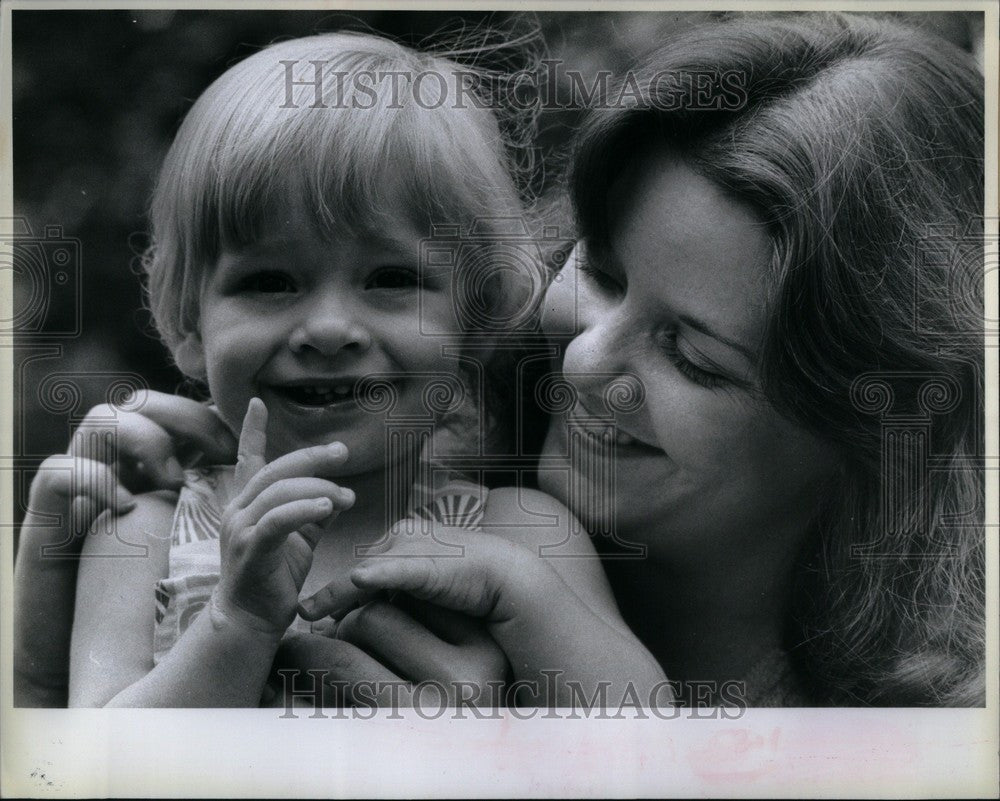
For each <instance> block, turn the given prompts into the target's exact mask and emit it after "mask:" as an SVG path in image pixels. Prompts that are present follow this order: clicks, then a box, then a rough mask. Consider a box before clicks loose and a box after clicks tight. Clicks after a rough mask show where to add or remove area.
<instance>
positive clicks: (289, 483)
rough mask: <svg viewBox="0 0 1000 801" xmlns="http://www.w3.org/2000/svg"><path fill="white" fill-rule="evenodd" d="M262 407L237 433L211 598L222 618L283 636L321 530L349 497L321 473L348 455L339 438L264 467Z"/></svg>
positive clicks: (255, 405) (254, 405)
mask: <svg viewBox="0 0 1000 801" xmlns="http://www.w3.org/2000/svg"><path fill="white" fill-rule="evenodd" d="M266 428H267V409H266V408H265V406H264V404H263V402H262V401H261V400H260V399H258V398H253V399H252V400H251V401H250V404H249V406H248V408H247V413H246V417H245V418H244V420H243V430H242V432H241V433H240V443H239V461H238V462H237V466H236V480H237V485H238V486H240V485H241V486H242V490H241V491H240V492H239V494H237V495H236V497H235V498H233V500H232V501H231V502H230V504H229V506H227V507H226V510H225V512H224V513H223V516H222V531H221V542H220V548H221V551H222V576H221V578H220V580H219V585H218V587H216V590H215V592H214V594H213V599H212V602H213V604H214V605H215V607H216V609H217V610H218V611H219V612H221V613H222V614H223V615H224V616H225V617H227V618H230V619H231V620H234V621H235V622H237V623H239V624H241V625H243V626H246V627H248V628H251V629H254V630H256V631H258V632H261V633H263V634H268V635H274V634H277V635H280V634H281V633H283V632H284V631H285V629H287V628H288V626H289V625H290V624H291V622H292V620H293V619H294V617H295V607H296V603H297V601H298V594H299V590H301V588H302V583H303V582H304V581H305V578H306V575H307V574H308V572H309V567H310V565H311V564H312V555H313V549H314V548H315V547H316V543H317V542H318V540H319V538H320V536H321V535H322V533H323V529H322V528H321V527H320V526H319V525H317V524H318V523H320V522H321V521H324V520H326V519H332V517H333V516H334V515H335V514H336V513H338V512H341V511H343V510H345V509H348V508H350V507H351V505H352V504H353V503H354V494H353V493H352V492H351V491H350V490H347V489H343V488H341V487H339V486H337V485H336V484H334V483H333V482H332V481H329V480H327V479H324V478H319V477H318V475H321V474H322V473H323V472H324V471H325V470H328V469H329V468H332V467H335V466H339V465H340V464H342V463H343V462H344V460H345V459H346V457H347V449H346V448H345V447H344V446H343V445H342V444H340V443H334V444H332V445H327V446H318V447H313V448H305V449H303V450H298V451H294V452H292V453H289V454H286V455H285V456H282V457H280V458H278V459H275V460H274V461H273V462H271V463H270V464H265V461H264V452H265V445H266V436H267V435H266V433H265V432H266Z"/></svg>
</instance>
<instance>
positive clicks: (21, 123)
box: [0, 10, 981, 525]
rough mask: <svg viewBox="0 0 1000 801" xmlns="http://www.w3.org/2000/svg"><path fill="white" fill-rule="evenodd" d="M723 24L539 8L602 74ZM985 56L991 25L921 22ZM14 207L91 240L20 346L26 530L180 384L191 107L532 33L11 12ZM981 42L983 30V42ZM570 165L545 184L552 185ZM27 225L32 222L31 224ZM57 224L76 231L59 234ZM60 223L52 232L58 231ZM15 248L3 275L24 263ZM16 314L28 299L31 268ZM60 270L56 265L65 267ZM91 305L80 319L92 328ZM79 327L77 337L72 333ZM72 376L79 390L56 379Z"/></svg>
mask: <svg viewBox="0 0 1000 801" xmlns="http://www.w3.org/2000/svg"><path fill="white" fill-rule="evenodd" d="M713 16H718V15H717V14H710V13H706V12H687V13H659V14H647V13H642V14H639V13H539V14H535V15H532V16H531V18H529V20H528V22H532V21H533V22H534V23H537V24H538V25H539V26H540V27H541V29H542V31H543V33H544V36H545V40H546V41H547V43H548V48H549V54H550V56H551V57H552V58H557V59H561V60H562V61H563V62H564V64H565V67H566V68H567V69H576V70H580V71H581V72H582V73H583V74H585V75H592V74H594V73H596V71H597V70H599V69H610V70H613V71H621V70H622V69H623V68H624V67H625V66H626V65H627V64H629V63H630V62H631V60H632V59H633V58H634V57H635V56H637V55H639V54H641V53H643V52H645V51H647V50H649V49H650V48H652V47H655V46H658V45H659V44H662V43H663V42H664V41H666V40H667V39H668V38H669V37H670V36H672V35H674V34H675V33H676V32H677V31H679V30H682V29H683V28H685V27H687V26H689V25H691V24H693V23H696V22H701V21H704V20H706V19H708V18H711V17H713ZM905 16H906V17H907V18H909V19H910V20H912V21H913V22H914V23H915V24H919V25H922V26H927V27H931V28H932V29H934V30H936V31H937V32H938V33H939V34H942V35H944V36H946V37H947V38H949V39H951V40H952V41H954V42H956V43H957V44H959V45H961V46H963V47H966V48H971V42H972V41H974V39H975V36H976V31H977V24H978V29H979V30H981V22H980V20H981V15H979V14H970V13H950V14H907V15H905ZM12 20H13V21H12V35H13V67H14V71H13V148H14V202H15V214H16V215H17V217H18V218H19V220H20V222H17V223H16V225H18V226H20V227H19V228H16V229H15V233H18V234H19V235H21V236H26V235H27V234H26V231H27V230H29V229H30V232H31V236H30V237H29V238H30V239H31V240H32V241H38V242H51V241H53V240H55V239H58V238H59V237H60V236H62V237H66V238H71V239H75V240H78V241H79V248H80V249H79V254H80V255H79V263H78V264H76V265H72V266H74V267H75V268H77V269H78V270H79V277H80V281H79V293H80V294H79V295H77V294H76V289H75V284H74V282H73V280H72V279H71V280H70V281H69V283H68V284H64V285H61V286H58V287H56V286H55V285H54V284H51V281H52V275H51V274H49V275H46V276H43V280H47V281H49V282H50V285H51V287H52V289H51V297H50V300H51V303H50V308H49V310H48V312H47V314H46V316H45V323H44V325H43V326H41V328H40V330H32V331H30V332H29V331H21V332H19V333H17V338H16V345H17V347H16V348H15V354H16V356H15V379H14V403H15V412H16V416H15V422H14V426H15V432H14V433H15V440H14V443H15V445H14V447H15V452H14V454H13V456H14V457H15V458H14V464H15V466H16V467H17V468H18V469H17V470H15V475H16V477H17V479H16V481H17V486H16V487H15V493H16V494H15V498H16V499H17V500H16V502H15V507H16V508H15V516H16V519H15V521H14V523H15V525H16V524H17V522H18V520H19V519H20V518H21V516H22V514H23V506H24V503H25V499H26V494H27V492H26V490H27V485H28V482H29V481H30V478H31V475H32V474H33V470H34V468H35V467H37V464H38V463H39V462H40V461H41V460H42V459H43V458H44V457H45V456H46V455H48V454H51V453H54V452H57V451H61V450H64V449H65V447H66V444H67V442H68V439H69V434H70V431H71V430H72V428H73V427H74V425H75V422H76V421H78V419H79V418H80V417H81V416H82V415H83V414H84V413H85V412H86V410H87V409H89V408H90V407H92V406H94V405H95V404H98V403H102V402H104V401H106V400H107V397H108V392H109V388H110V387H112V386H113V385H114V384H115V382H116V381H118V380H120V379H121V377H122V376H128V375H130V374H131V375H137V376H140V377H141V378H142V380H143V381H145V382H146V383H147V384H148V386H150V387H152V388H154V389H159V390H163V391H167V392H173V391H175V390H176V389H177V388H178V386H179V384H180V383H181V376H180V374H179V373H178V372H177V371H176V370H175V369H174V368H173V367H172V366H171V364H170V361H169V358H168V354H167V352H166V350H165V349H164V348H163V346H162V345H161V344H160V343H159V341H158V339H157V337H156V335H155V332H154V331H153V330H152V327H151V325H150V322H149V318H148V316H147V315H146V313H145V312H144V311H143V310H142V302H141V293H140V283H139V279H138V277H137V274H136V262H137V259H136V257H137V255H138V253H139V252H141V249H142V248H143V246H144V245H145V242H146V240H145V234H144V232H145V228H146V216H145V210H146V207H147V203H148V200H149V196H150V192H151V189H152V183H153V180H154V178H155V175H156V171H157V169H158V166H159V164H160V161H161V159H162V158H163V156H164V154H165V152H166V149H167V148H168V146H169V144H170V141H171V137H172V136H173V134H174V132H175V131H176V129H177V126H178V124H179V122H180V120H181V118H182V116H183V114H184V113H185V111H186V110H187V109H188V108H189V107H190V105H191V103H192V102H193V101H194V99H195V98H197V96H198V95H199V94H200V93H201V91H202V90H203V89H205V87H207V85H208V84H209V83H210V82H211V81H212V80H214V79H215V78H216V77H217V76H218V75H219V74H220V73H222V72H223V71H225V70H226V69H227V68H228V67H229V66H231V65H232V64H233V63H234V62H236V61H238V60H240V59H241V58H243V57H246V56H247V55H249V54H251V53H252V52H254V51H255V50H257V49H259V48H260V47H263V46H265V45H267V44H268V43H270V42H272V41H275V40H277V39H284V38H290V37H295V36H303V35H308V34H312V33H318V32H323V31H329V30H336V29H338V28H342V27H344V26H345V25H350V26H354V27H356V26H357V25H358V24H359V23H360V24H363V25H365V26H367V27H369V28H371V29H373V30H375V31H378V32H382V33H385V34H387V35H389V36H393V37H397V38H400V39H401V40H403V41H404V42H407V43H414V44H415V43H417V42H419V41H421V40H422V39H424V38H425V37H427V36H429V35H431V34H433V33H435V32H436V31H440V30H441V29H442V28H445V29H454V28H455V27H456V26H457V25H467V26H477V25H483V24H488V25H493V26H501V27H502V26H504V25H510V24H514V23H518V24H523V23H524V22H525V20H524V18H523V17H520V18H517V19H514V18H513V17H512V15H510V14H508V13H497V14H489V13H469V12H463V13H460V14H456V13H452V12H447V13H445V12H414V11H406V12H398V11H364V12H357V13H355V14H351V15H350V16H348V15H345V14H342V13H334V14H331V13H329V12H319V11H294V12H293V11H253V12H243V11H234V12H220V11H177V12H175V11H168V10H157V11H142V12H128V11H76V12H69V11H34V10H18V11H14V12H13V14H12ZM980 35H981V34H980ZM578 119H579V112H578V111H573V110H561V111H557V110H553V111H546V112H543V114H542V118H541V134H540V138H539V145H540V147H541V148H542V151H543V153H544V154H545V155H546V157H547V158H549V160H550V162H552V163H557V162H558V159H557V158H555V157H557V156H558V154H559V152H560V149H561V148H563V147H564V145H565V144H566V142H567V140H568V139H569V136H570V135H571V133H572V130H573V128H574V127H575V125H576V123H577V122H578ZM556 172H557V171H555V170H549V171H547V172H546V173H545V174H544V175H543V176H540V179H539V182H538V186H536V189H538V190H539V191H551V190H552V187H553V185H554V181H555V176H556ZM25 226H27V228H25ZM52 226H58V227H59V229H61V231H56V230H52V229H51V227H52ZM47 228H48V230H47ZM11 264H12V260H11V258H10V255H9V253H8V254H4V255H3V258H2V259H0V266H4V267H10V265H11ZM13 264H14V275H15V307H14V311H15V319H17V315H18V312H19V307H18V305H17V304H18V303H19V302H24V297H25V292H26V291H27V290H26V288H25V285H24V280H23V279H24V275H23V272H21V271H19V269H18V265H17V263H16V262H13ZM46 269H47V270H50V269H54V268H52V265H47V266H46ZM77 310H79V318H78V319H77V317H78V315H77ZM75 327H78V328H79V333H78V334H77V335H73V336H58V334H59V332H64V331H66V330H73V329H74V328H75ZM56 374H65V378H66V381H67V382H68V383H69V384H71V385H72V386H75V388H76V389H75V391H71V392H69V393H68V394H67V393H66V392H62V391H60V390H59V388H58V386H55V385H52V384H51V382H48V383H47V382H46V380H45V379H46V378H49V379H52V378H53V377H58V376H56Z"/></svg>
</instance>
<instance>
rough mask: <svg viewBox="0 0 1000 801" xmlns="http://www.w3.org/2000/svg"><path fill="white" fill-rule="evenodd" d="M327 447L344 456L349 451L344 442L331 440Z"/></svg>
mask: <svg viewBox="0 0 1000 801" xmlns="http://www.w3.org/2000/svg"><path fill="white" fill-rule="evenodd" d="M327 447H328V448H329V449H330V453H332V454H333V455H334V456H343V455H344V454H345V453H347V448H346V447H345V446H344V443H343V442H331V443H330V444H329V445H328V446H327Z"/></svg>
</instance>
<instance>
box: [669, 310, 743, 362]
mask: <svg viewBox="0 0 1000 801" xmlns="http://www.w3.org/2000/svg"><path fill="white" fill-rule="evenodd" d="M677 319H678V320H680V321H681V322H682V323H684V325H686V326H687V327H688V328H693V329H694V330H695V331H700V332H701V333H702V334H704V335H705V336H708V337H711V338H712V339H715V340H718V341H719V342H721V343H722V344H723V345H728V346H729V347H730V348H732V349H733V350H735V351H738V352H739V353H741V354H743V356H745V357H746V358H747V359H748V360H749V361H751V362H752V361H754V360H755V359H756V354H754V352H753V351H751V350H750V348H748V347H747V346H746V345H744V344H743V343H742V342H737V341H736V340H734V339H730V338H729V337H727V336H723V335H722V334H720V333H719V332H718V331H715V330H713V329H712V328H711V327H709V326H708V325H707V324H706V323H704V322H702V321H701V320H698V319H696V318H694V317H688V316H687V315H685V314H680V315H678V316H677Z"/></svg>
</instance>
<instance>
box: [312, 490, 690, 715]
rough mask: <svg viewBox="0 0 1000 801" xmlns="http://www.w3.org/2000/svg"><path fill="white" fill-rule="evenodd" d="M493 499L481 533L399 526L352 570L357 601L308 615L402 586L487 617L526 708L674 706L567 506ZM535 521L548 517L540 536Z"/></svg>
mask: <svg viewBox="0 0 1000 801" xmlns="http://www.w3.org/2000/svg"><path fill="white" fill-rule="evenodd" d="M490 501H491V502H492V503H491V504H490V507H489V508H488V509H487V513H486V515H485V517H484V523H483V531H482V532H474V531H468V530H466V529H460V528H438V529H436V530H435V531H434V533H433V535H430V536H429V535H426V534H423V535H421V534H420V533H418V532H416V531H409V530H407V529H406V527H405V526H400V527H397V529H396V530H395V531H394V536H393V539H392V544H391V545H390V546H389V548H388V549H387V551H386V552H385V553H382V554H380V555H378V556H374V557H372V558H370V559H368V560H366V561H365V562H364V563H363V564H362V565H360V566H359V567H358V568H356V569H355V570H354V571H352V574H351V578H352V580H353V581H354V583H355V584H356V585H357V587H358V588H359V590H358V592H357V593H356V594H354V595H352V596H351V597H335V596H334V595H333V594H332V593H328V592H325V591H321V592H320V593H318V594H317V596H314V598H316V602H315V603H310V602H308V601H307V602H305V603H304V604H303V605H302V614H303V616H306V617H310V618H312V619H318V618H319V617H322V616H323V615H324V614H328V613H334V614H338V613H339V612H340V611H341V610H343V609H345V608H349V607H350V605H351V604H352V603H353V602H354V601H356V600H357V599H358V598H366V597H368V595H369V594H370V593H372V592H376V591H384V590H389V591H391V590H402V591H404V592H407V593H410V594H411V595H413V596H415V597H417V598H421V599H424V600H427V601H430V602H432V603H435V604H440V605H441V606H444V607H447V608H449V609H453V610H456V611H460V612H464V613H466V614H469V615H473V616H476V617H482V618H485V620H486V621H487V624H488V628H489V632H490V634H491V635H492V636H493V638H494V639H495V640H496V642H497V643H498V644H499V646H500V648H501V649H502V650H503V652H504V654H505V655H506V657H507V659H508V660H509V662H510V665H511V668H512V670H513V673H514V676H515V678H516V679H518V680H519V681H526V682H529V684H530V685H533V687H534V688H535V689H534V692H531V691H529V693H528V694H529V695H533V696H534V697H533V698H532V699H531V703H537V704H572V703H574V702H580V700H581V699H582V697H583V696H585V697H586V698H587V699H591V698H593V697H594V694H595V693H597V697H598V699H603V701H599V702H603V703H606V704H607V705H609V706H611V705H614V706H617V705H618V704H619V703H621V702H622V701H624V700H626V699H628V700H629V701H630V702H634V703H641V704H643V705H647V704H656V705H661V704H666V703H670V702H671V700H672V693H671V691H670V688H669V686H668V685H667V683H666V676H665V675H664V673H663V670H662V669H661V668H660V666H659V664H658V663H657V661H656V660H655V659H654V658H653V656H652V655H651V654H650V653H649V652H648V651H647V650H646V648H645V647H644V646H643V645H642V643H641V642H640V641H639V640H638V639H637V638H636V637H635V635H633V634H632V632H631V631H630V630H629V629H628V627H627V626H626V625H625V623H624V622H623V621H622V619H621V617H620V615H619V614H618V610H617V608H616V606H615V603H614V598H613V596H612V594H611V591H610V588H609V586H608V584H607V580H606V579H605V577H604V573H603V570H602V569H601V566H600V562H599V560H598V559H597V557H596V555H595V554H594V552H593V548H592V545H591V543H590V541H589V537H587V536H586V535H585V534H580V533H576V532H577V531H578V530H577V529H575V528H574V526H575V521H574V520H573V519H572V517H571V516H570V513H569V512H568V510H566V509H565V507H563V506H562V505H561V504H559V503H558V502H557V501H555V500H554V499H553V498H551V497H549V496H547V495H544V494H543V493H535V492H528V491H522V492H518V491H516V490H513V489H511V490H501V491H493V492H491V493H490ZM539 515H548V516H549V517H548V518H542V517H539ZM540 520H548V523H547V525H545V527H544V528H539V527H538V523H539V521H540ZM567 533H568V534H570V535H571V538H570V539H569V540H565V534H567ZM564 540H565V541H564ZM560 543H562V544H561V545H560ZM540 545H559V547H558V548H554V549H551V550H550V549H541V550H540V548H539V546H540ZM455 546H460V547H461V551H460V552H458V551H457V550H456V547H455ZM555 554H559V555H558V556H556V555H555ZM632 699H635V700H634V701H633V700H632Z"/></svg>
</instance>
